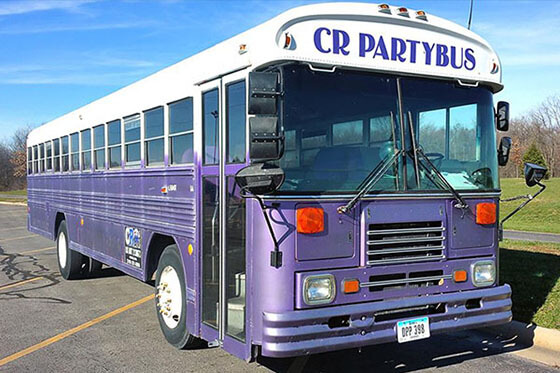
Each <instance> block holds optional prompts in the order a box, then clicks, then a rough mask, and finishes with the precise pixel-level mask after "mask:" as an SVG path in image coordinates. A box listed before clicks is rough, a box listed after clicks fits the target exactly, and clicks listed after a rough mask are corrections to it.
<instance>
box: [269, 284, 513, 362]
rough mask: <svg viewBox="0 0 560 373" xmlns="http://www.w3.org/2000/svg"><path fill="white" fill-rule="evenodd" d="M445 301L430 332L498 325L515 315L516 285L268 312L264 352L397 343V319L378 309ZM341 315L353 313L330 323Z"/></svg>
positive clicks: (307, 351)
mask: <svg viewBox="0 0 560 373" xmlns="http://www.w3.org/2000/svg"><path fill="white" fill-rule="evenodd" d="M472 299H480V307H479V308H474V309H472V308H471V309H467V307H466V302H467V301H468V300H472ZM440 303H442V304H444V305H445V311H444V312H442V313H438V314H433V315H429V316H428V317H429V319H430V333H431V334H437V333H444V332H449V331H454V330H460V329H469V328H476V327H480V326H489V325H497V324H502V323H506V322H509V321H510V320H511V288H510V286H509V285H507V284H506V285H503V286H497V287H493V288H485V289H476V290H470V291H463V292H454V293H447V294H437V295H427V296H421V297H410V298H403V299H394V300H388V301H380V302H368V303H361V304H351V305H345V306H332V307H325V308H317V309H307V310H298V311H290V312H284V313H269V312H264V313H263V340H262V355H263V356H269V357H290V356H298V355H307V354H312V353H320V352H327V351H333V350H340V349H346V348H354V347H360V346H366V345H372V344H379V343H387V342H394V341H396V340H397V333H396V324H397V321H398V320H388V321H377V322H376V321H375V314H380V313H386V312H387V311H392V310H398V309H407V308H413V307H419V306H425V305H435V304H440ZM341 316H349V324H348V325H347V326H344V327H337V328H331V327H329V325H328V323H329V320H331V319H332V318H333V317H341ZM411 318H414V317H411Z"/></svg>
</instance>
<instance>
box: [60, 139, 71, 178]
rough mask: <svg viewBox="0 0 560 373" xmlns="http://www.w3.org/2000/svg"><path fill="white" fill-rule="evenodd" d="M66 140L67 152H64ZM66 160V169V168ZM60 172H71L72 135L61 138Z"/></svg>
mask: <svg viewBox="0 0 560 373" xmlns="http://www.w3.org/2000/svg"><path fill="white" fill-rule="evenodd" d="M65 139H66V146H67V150H66V153H65V152H64V140H65ZM64 159H66V163H67V164H66V165H67V167H66V169H65V167H64ZM60 172H70V135H66V136H62V137H60Z"/></svg>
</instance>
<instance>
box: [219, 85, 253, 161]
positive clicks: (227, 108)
mask: <svg viewBox="0 0 560 373" xmlns="http://www.w3.org/2000/svg"><path fill="white" fill-rule="evenodd" d="M240 83H243V84H244V85H243V100H244V108H245V110H244V119H245V120H244V126H243V137H244V139H243V140H244V141H243V160H241V161H238V162H233V161H232V162H230V161H229V159H230V148H231V147H230V143H231V136H230V132H229V129H230V122H229V119H230V106H229V101H230V100H229V94H228V93H229V88H230V87H231V86H234V85H236V84H240ZM224 90H225V95H224V96H225V127H226V128H225V132H224V133H225V136H226V139H225V145H226V152H225V158H226V159H225V160H224V161H225V163H226V164H245V163H247V127H248V125H247V105H248V102H247V81H246V80H245V78H243V79H239V80H236V81H233V82H229V83H227V84H226V85H225V87H224Z"/></svg>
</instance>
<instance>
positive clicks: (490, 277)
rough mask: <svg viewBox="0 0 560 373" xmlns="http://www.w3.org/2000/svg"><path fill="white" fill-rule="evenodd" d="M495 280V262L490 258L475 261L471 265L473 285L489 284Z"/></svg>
mask: <svg viewBox="0 0 560 373" xmlns="http://www.w3.org/2000/svg"><path fill="white" fill-rule="evenodd" d="M494 281H496V264H494V262H493V261H491V260H485V261H481V262H476V263H474V264H473V265H472V282H473V285H474V286H490V285H492V284H494Z"/></svg>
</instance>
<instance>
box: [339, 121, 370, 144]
mask: <svg viewBox="0 0 560 373" xmlns="http://www.w3.org/2000/svg"><path fill="white" fill-rule="evenodd" d="M363 123H364V122H363V121H362V120H353V121H350V122H341V123H334V124H333V125H332V139H333V140H332V142H333V145H334V146H336V145H358V144H362V143H363V141H364V124H363Z"/></svg>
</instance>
